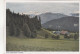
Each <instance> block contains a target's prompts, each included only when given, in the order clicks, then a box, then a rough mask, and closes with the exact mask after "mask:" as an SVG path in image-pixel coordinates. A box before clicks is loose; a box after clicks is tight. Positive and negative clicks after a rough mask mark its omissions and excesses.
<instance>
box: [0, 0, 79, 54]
mask: <svg viewBox="0 0 80 54" xmlns="http://www.w3.org/2000/svg"><path fill="white" fill-rule="evenodd" d="M0 2H1V3H0V7H1V8H0V32H1V33H0V54H3V53H4V54H6V47H5V46H6V13H5V11H6V1H4V0H1V1H0ZM18 2H19V1H18ZM23 2H36V3H37V2H41V3H46V2H47V3H49V2H50V3H79V9H80V2H79V1H23ZM10 3H11V2H10ZM12 3H13V2H12ZM21 3H22V1H21ZM79 11H80V10H79ZM79 17H80V14H79ZM79 20H80V19H79ZM79 25H80V22H79ZM79 30H80V29H79ZM79 36H80V34H79ZM79 40H80V37H79ZM79 44H80V41H79ZM79 49H80V47H79ZM79 51H80V50H79ZM22 52H23V51H22ZM79 53H80V52H68V51H67V52H64V53H63V52H62V51H61V52H58V51H57V52H54V51H53V52H43V51H42V52H24V53H21V52H19V54H79ZM7 54H18V53H7Z"/></svg>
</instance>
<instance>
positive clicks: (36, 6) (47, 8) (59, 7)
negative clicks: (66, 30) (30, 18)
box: [7, 2, 79, 15]
mask: <svg viewBox="0 0 80 54" xmlns="http://www.w3.org/2000/svg"><path fill="white" fill-rule="evenodd" d="M7 8H10V10H11V11H14V12H20V13H24V12H26V13H32V14H40V13H45V12H52V13H64V14H68V15H69V14H70V13H73V12H76V11H79V4H78V3H35V2H34V3H27V2H25V3H7Z"/></svg>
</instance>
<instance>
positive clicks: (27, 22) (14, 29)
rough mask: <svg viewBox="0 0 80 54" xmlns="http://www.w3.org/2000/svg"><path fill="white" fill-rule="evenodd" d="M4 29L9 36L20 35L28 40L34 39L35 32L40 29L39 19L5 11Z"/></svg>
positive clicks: (8, 10)
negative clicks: (5, 28)
mask: <svg viewBox="0 0 80 54" xmlns="http://www.w3.org/2000/svg"><path fill="white" fill-rule="evenodd" d="M6 27H8V32H9V34H8V35H10V36H17V37H18V36H20V33H22V34H23V35H24V36H26V37H28V38H35V37H36V36H37V34H36V31H37V30H40V29H41V18H40V17H38V16H35V17H33V18H30V17H29V15H25V14H19V13H14V12H11V11H10V9H6Z"/></svg>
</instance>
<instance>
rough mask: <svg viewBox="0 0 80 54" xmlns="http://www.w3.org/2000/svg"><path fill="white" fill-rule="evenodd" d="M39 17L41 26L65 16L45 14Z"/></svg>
mask: <svg viewBox="0 0 80 54" xmlns="http://www.w3.org/2000/svg"><path fill="white" fill-rule="evenodd" d="M38 16H40V17H41V24H43V23H46V22H48V21H50V20H53V19H59V18H61V17H65V16H67V15H64V14H60V13H51V12H47V13H42V14H40V15H38Z"/></svg>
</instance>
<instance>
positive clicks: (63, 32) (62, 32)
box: [60, 30, 69, 35]
mask: <svg viewBox="0 0 80 54" xmlns="http://www.w3.org/2000/svg"><path fill="white" fill-rule="evenodd" d="M60 33H61V34H63V35H65V34H67V35H68V34H69V32H68V31H64V30H62V31H61V32H60Z"/></svg>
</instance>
